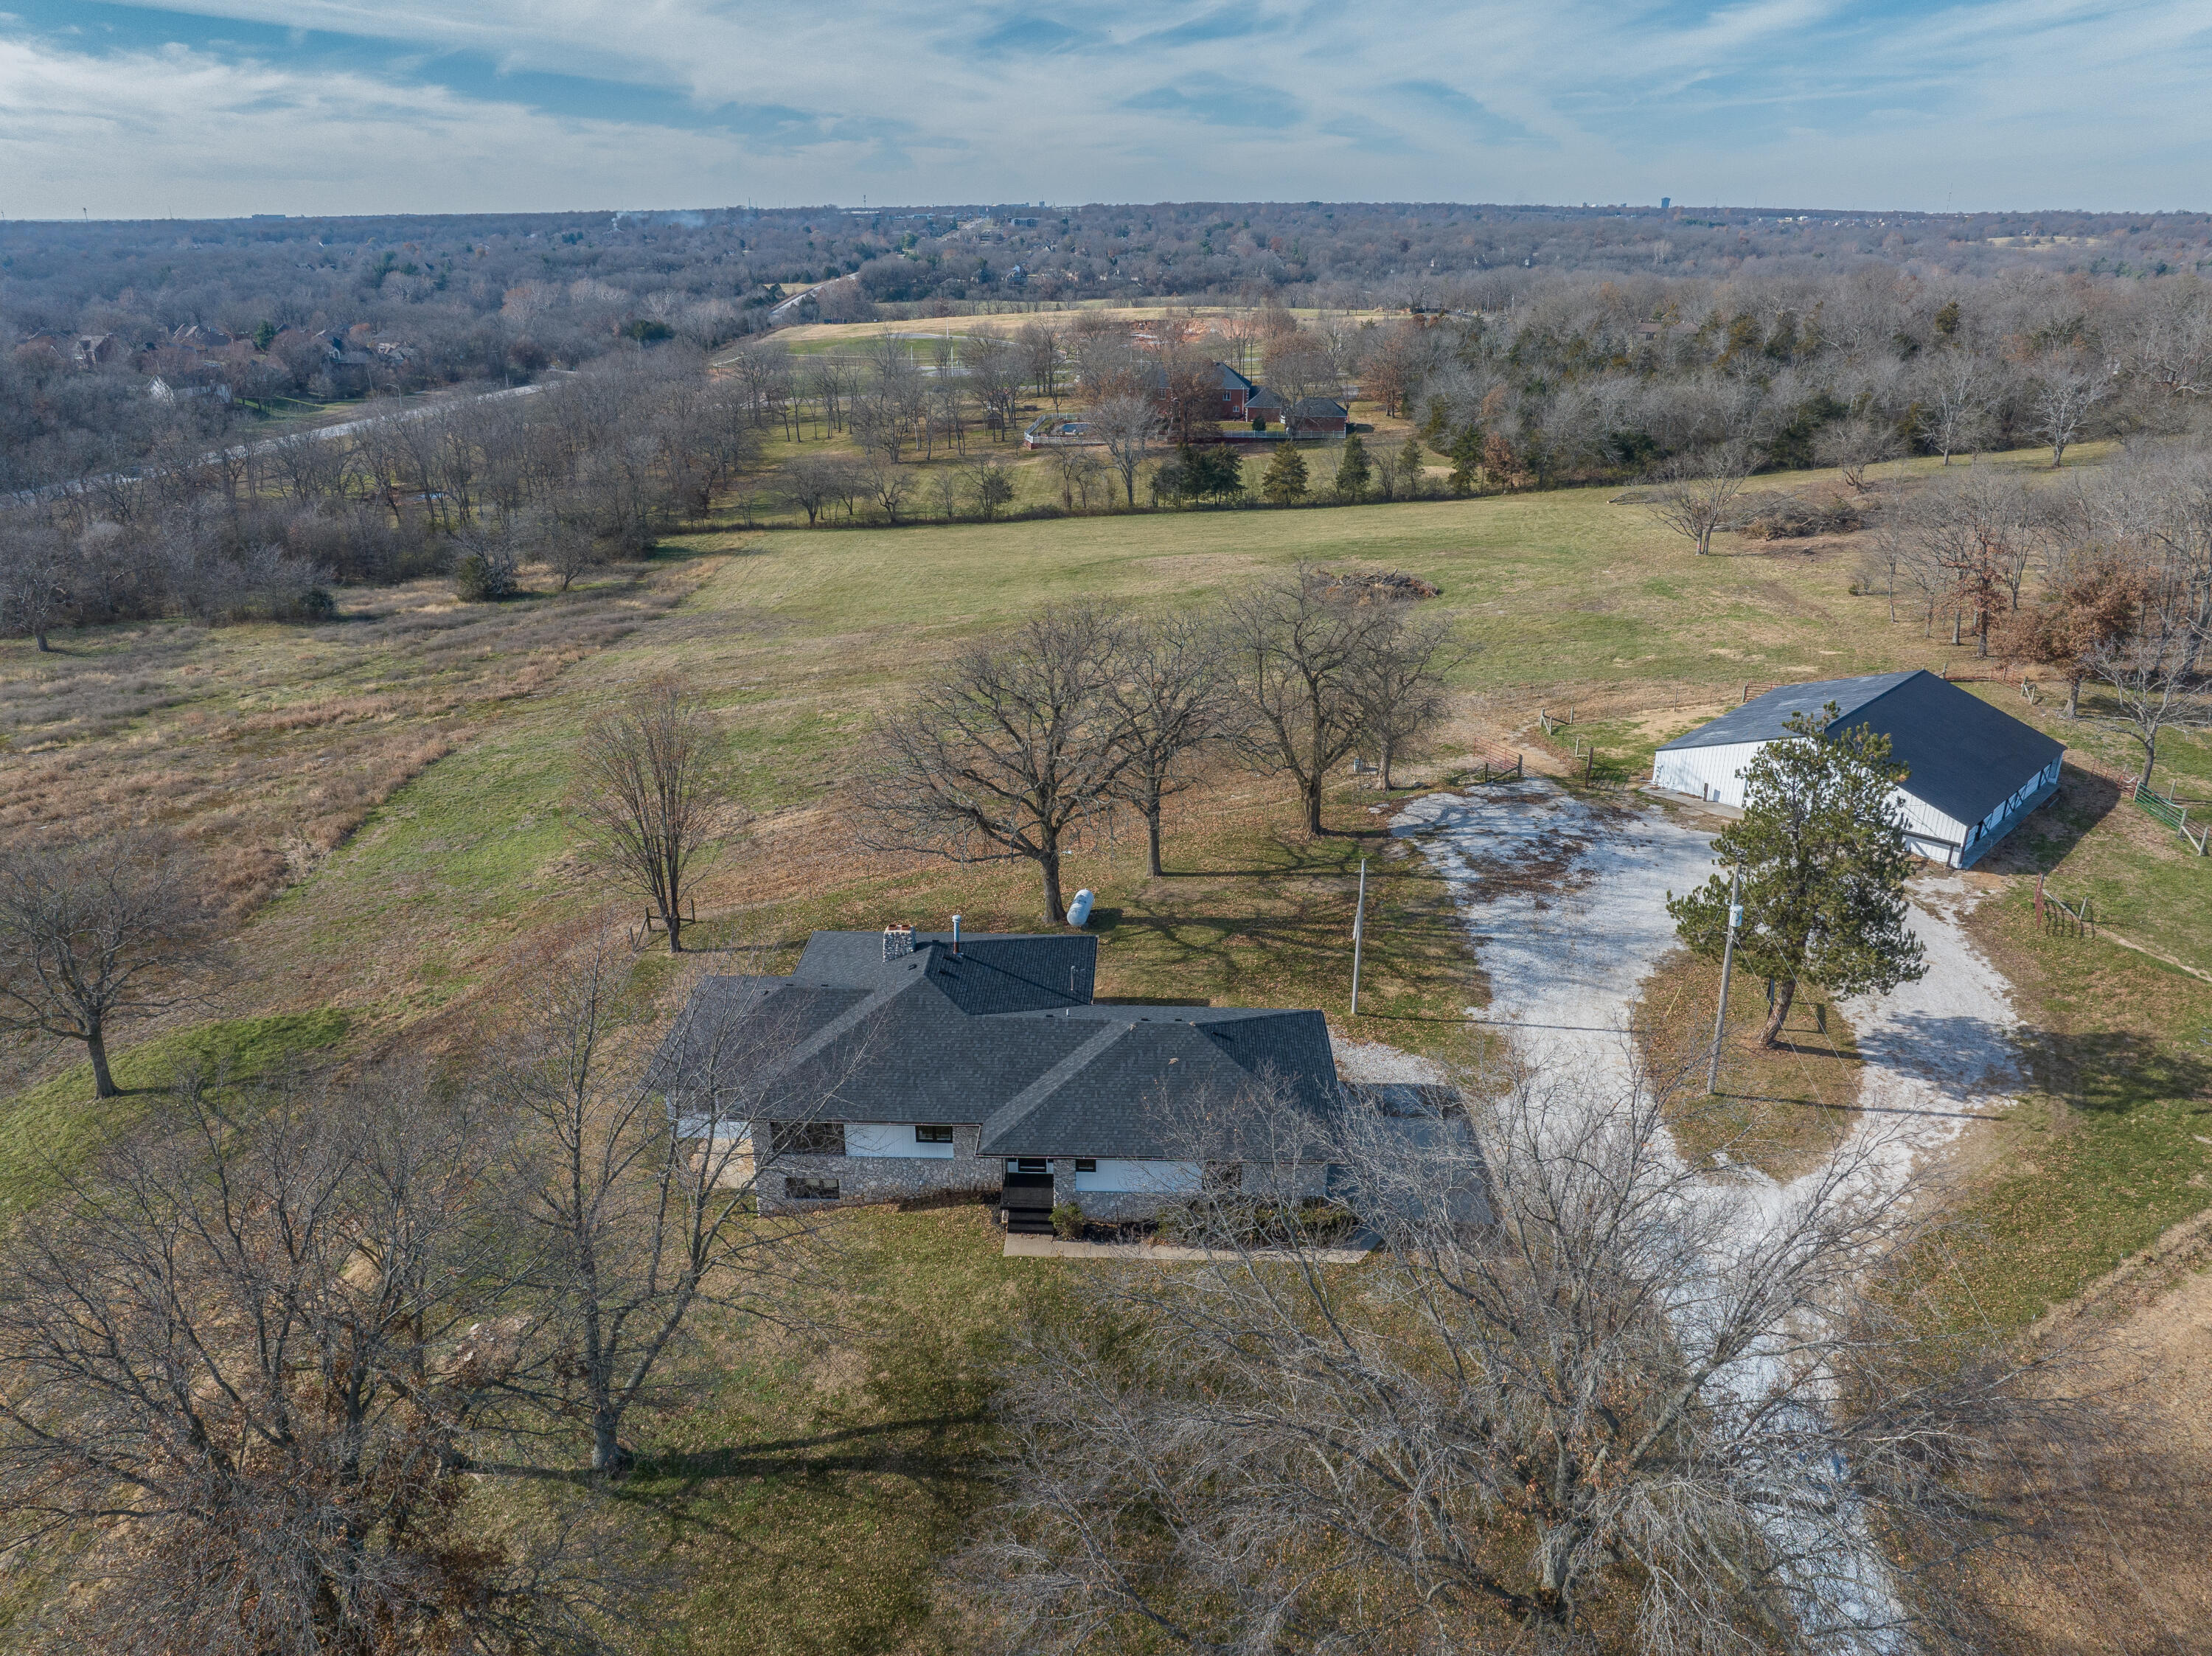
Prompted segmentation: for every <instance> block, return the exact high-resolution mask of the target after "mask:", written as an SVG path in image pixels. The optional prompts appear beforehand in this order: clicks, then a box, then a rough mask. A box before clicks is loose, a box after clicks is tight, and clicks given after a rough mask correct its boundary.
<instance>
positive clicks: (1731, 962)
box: [1705, 862, 1743, 1098]
mask: <svg viewBox="0 0 2212 1656" xmlns="http://www.w3.org/2000/svg"><path fill="white" fill-rule="evenodd" d="M1742 892H1743V864H1741V862H1739V863H1737V864H1735V867H1734V868H1732V869H1730V870H1729V913H1728V940H1727V941H1726V942H1725V943H1723V944H1722V945H1721V1004H1720V1010H1718V1011H1717V1012H1715V1013H1714V1014H1713V1059H1712V1062H1711V1064H1710V1065H1707V1066H1706V1069H1705V1096H1706V1097H1707V1098H1711V1096H1712V1095H1714V1094H1715V1093H1717V1092H1718V1091H1720V1089H1721V1031H1722V1030H1723V1029H1724V1028H1727V1027H1728V992H1729V974H1730V973H1731V972H1733V971H1734V970H1735V929H1736V927H1738V926H1740V925H1742V924H1743V904H1742V903H1741V902H1740V901H1738V899H1739V898H1740V897H1741V895H1742Z"/></svg>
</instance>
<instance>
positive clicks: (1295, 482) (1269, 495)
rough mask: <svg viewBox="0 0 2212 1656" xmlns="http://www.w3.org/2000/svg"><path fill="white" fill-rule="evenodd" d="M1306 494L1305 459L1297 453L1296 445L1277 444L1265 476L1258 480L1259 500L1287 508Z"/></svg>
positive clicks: (1302, 498)
mask: <svg viewBox="0 0 2212 1656" xmlns="http://www.w3.org/2000/svg"><path fill="white" fill-rule="evenodd" d="M1305 493H1306V457H1305V456H1304V455H1303V454H1301V453H1299V452H1298V446H1297V444H1296V443H1279V444H1278V445H1277V446H1276V447H1275V456H1274V458H1273V459H1271V460H1269V461H1268V462H1267V475H1266V476H1262V477H1261V479H1260V498H1261V500H1266V501H1267V502H1269V503H1270V504H1271V505H1274V506H1287V505H1289V504H1290V503H1291V501H1292V500H1304V498H1305Z"/></svg>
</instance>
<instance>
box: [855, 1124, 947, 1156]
mask: <svg viewBox="0 0 2212 1656" xmlns="http://www.w3.org/2000/svg"><path fill="white" fill-rule="evenodd" d="M845 1154H846V1155H848V1156H928V1157H931V1158H933V1159H934V1160H938V1161H950V1160H951V1157H952V1146H951V1145H950V1144H925V1143H921V1140H919V1139H917V1138H916V1137H915V1136H914V1124H913V1123H912V1122H910V1121H848V1122H847V1123H846V1124H845Z"/></svg>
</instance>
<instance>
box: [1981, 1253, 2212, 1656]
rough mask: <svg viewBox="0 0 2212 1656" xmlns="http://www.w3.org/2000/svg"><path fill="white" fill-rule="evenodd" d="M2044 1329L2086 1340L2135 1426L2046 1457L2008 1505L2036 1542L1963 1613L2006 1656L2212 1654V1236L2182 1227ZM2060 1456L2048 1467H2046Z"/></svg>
mask: <svg viewBox="0 0 2212 1656" xmlns="http://www.w3.org/2000/svg"><path fill="white" fill-rule="evenodd" d="M2147 1259H2148V1263H2140V1262H2139V1263H2137V1264H2136V1265H2131V1266H2130V1267H2126V1268H2124V1269H2123V1270H2122V1271H2120V1272H2118V1273H2116V1274H2115V1276H2114V1277H2110V1278H2107V1279H2106V1281H2105V1282H2102V1283H2099V1284H2098V1285H2097V1286H2096V1287H2095V1288H2093V1289H2092V1290H2091V1291H2090V1293H2089V1294H2087V1295H2085V1296H2084V1298H2083V1299H2082V1300H2081V1301H2080V1302H2078V1304H2076V1305H2075V1306H2072V1307H2068V1308H2067V1309H2066V1310H2065V1311H2063V1312H2061V1313H2057V1314H2056V1315H2055V1316H2054V1317H2053V1318H2052V1319H2049V1320H2048V1321H2047V1322H2046V1323H2045V1325H2042V1326H2041V1327H2039V1330H2038V1332H2039V1335H2040V1336H2041V1337H2043V1338H2051V1339H2074V1338H2081V1337H2082V1336H2083V1334H2084V1333H2085V1332H2086V1333H2087V1334H2090V1335H2092V1336H2093V1338H2095V1339H2096V1340H2097V1342H2098V1347H2099V1350H2098V1355H2097V1356H2096V1357H2095V1358H2094V1359H2093V1362H2092V1363H2091V1364H2090V1366H2089V1368H2087V1371H2086V1372H2085V1373H2084V1374H2081V1376H2079V1383H2080V1384H2081V1385H2082V1386H2084V1387H2085V1388H2087V1389H2088V1390H2090V1391H2092V1392H2100V1393H2101V1394H2103V1396H2104V1397H2105V1398H2106V1401H2107V1403H2108V1405H2109V1407H2110V1409H2111V1410H2112V1416H2113V1417H2114V1419H2115V1421H2116V1422H2117V1423H2118V1426H2119V1427H2120V1431H2119V1432H2118V1435H2117V1438H2118V1441H2117V1442H2116V1443H2114V1444H2112V1445H2106V1446H2090V1445H2083V1444H2072V1445H2036V1446H2030V1447H2031V1449H2032V1450H2036V1451H2040V1452H2041V1453H2040V1454H2035V1455H2033V1456H2030V1457H2024V1458H2023V1462H2024V1464H2021V1465H2014V1466H2009V1467H2006V1468H2003V1469H2002V1470H2001V1471H2000V1474H1999V1476H1998V1477H1997V1478H1996V1480H1995V1483H1994V1487H1993V1489H1992V1494H1993V1495H1994V1497H1995V1498H1996V1499H1997V1500H1999V1501H2003V1502H2005V1503H2006V1504H2008V1506H2009V1507H2011V1508H2012V1509H2013V1510H2014V1511H2015V1513H2017V1514H2018V1515H2019V1516H2020V1517H2021V1518H2022V1519H2023V1520H2027V1522H2028V1524H2029V1526H2030V1533H2029V1536H2028V1538H2027V1540H2026V1541H2024V1542H2023V1543H2021V1544H2017V1545H2015V1546H2014V1547H2012V1548H2010V1549H2008V1550H2006V1551H2004V1552H2002V1553H2001V1554H1998V1555H1996V1556H1992V1557H1990V1558H1989V1559H1987V1560H1985V1561H1984V1562H1982V1563H1981V1564H1980V1566H1979V1567H1978V1568H1976V1569H1975V1570H1973V1571H1972V1572H1971V1573H1970V1574H1969V1575H1968V1576H1967V1578H1966V1590H1965V1592H1963V1593H1962V1594H1961V1595H1960V1600H1959V1606H1958V1607H1959V1609H1960V1611H1962V1612H1963V1614H1964V1616H1965V1617H1966V1620H1967V1622H1968V1624H1969V1626H1970V1627H1972V1629H1973V1631H1974V1632H1975V1633H1976V1634H1977V1635H1979V1637H1980V1639H1981V1641H1982V1643H1981V1645H1980V1647H1982V1648H1986V1649H1989V1650H1992V1651H2000V1652H2002V1653H2005V1656H2198V1653H2201V1652H2203V1651H2204V1650H2206V1649H2207V1648H2208V1647H2212V1360H2209V1359H2212V1269H2208V1265H2212V1229H2208V1227H2207V1225H2206V1224H2205V1222H2204V1221H2203V1219H2201V1218H2200V1219H2198V1220H2196V1221H2193V1222H2190V1223H2188V1224H2185V1225H2181V1226H2177V1227H2175V1228H2174V1230H2173V1231H2172V1232H2171V1233H2169V1234H2168V1237H2167V1238H2166V1240H2165V1242H2163V1243H2162V1244H2161V1246H2160V1247H2159V1248H2156V1249H2154V1250H2152V1251H2150V1253H2149V1254H2148V1256H2147ZM2045 1457H2048V1459H2045Z"/></svg>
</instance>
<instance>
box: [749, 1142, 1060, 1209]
mask: <svg viewBox="0 0 2212 1656" xmlns="http://www.w3.org/2000/svg"><path fill="white" fill-rule="evenodd" d="M981 1132H982V1129H981V1127H980V1126H978V1125H975V1124H973V1123H969V1124H968V1125H959V1124H955V1125H954V1126H953V1129H952V1154H951V1156H777V1157H775V1159H774V1160H773V1161H772V1162H769V1166H768V1169H767V1173H766V1175H765V1176H764V1177H763V1179H762V1180H761V1184H760V1206H761V1211H762V1212H763V1213H799V1212H804V1211H805V1210H807V1209H809V1208H818V1207H822V1206H825V1205H826V1204H824V1203H821V1202H811V1201H799V1200H793V1198H790V1197H787V1196H786V1195H785V1194H784V1182H783V1181H784V1180H787V1179H834V1180H836V1181H837V1204H838V1205H839V1206H841V1207H845V1206H854V1205H859V1204H866V1203H870V1202H913V1201H918V1200H920V1199H921V1198H926V1197H931V1196H956V1195H975V1196H981V1195H984V1194H987V1193H995V1192H997V1191H998V1190H999V1188H1000V1186H1001V1185H1002V1184H1004V1182H1005V1179H1006V1163H1005V1162H1002V1161H1001V1160H1000V1158H999V1157H997V1156H978V1155H976V1154H975V1144H976V1140H977V1139H978V1138H979V1137H981ZM1070 1178H1071V1179H1072V1178H1073V1174H1071V1175H1070Z"/></svg>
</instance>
